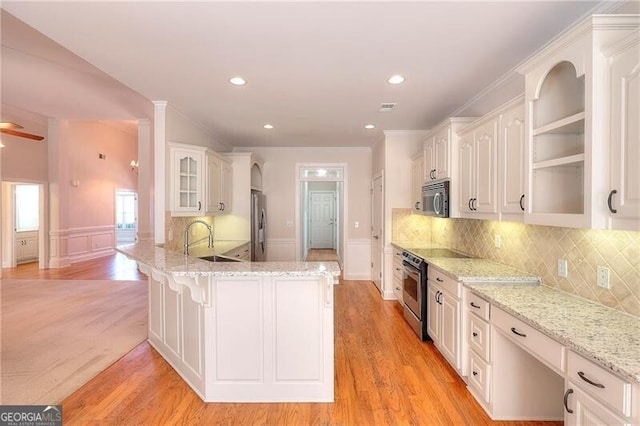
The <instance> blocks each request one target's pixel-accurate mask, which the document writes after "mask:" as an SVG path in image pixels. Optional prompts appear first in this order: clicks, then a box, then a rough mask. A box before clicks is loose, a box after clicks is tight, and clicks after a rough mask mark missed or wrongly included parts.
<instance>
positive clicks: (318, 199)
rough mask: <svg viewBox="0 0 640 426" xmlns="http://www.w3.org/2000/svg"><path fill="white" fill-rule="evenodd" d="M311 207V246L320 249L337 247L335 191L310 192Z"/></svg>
mask: <svg viewBox="0 0 640 426" xmlns="http://www.w3.org/2000/svg"><path fill="white" fill-rule="evenodd" d="M309 207H310V211H311V214H310V216H309V228H310V230H311V236H310V241H309V247H310V248H319V249H332V248H335V244H334V236H335V226H336V194H335V192H320V191H312V192H310V194H309Z"/></svg>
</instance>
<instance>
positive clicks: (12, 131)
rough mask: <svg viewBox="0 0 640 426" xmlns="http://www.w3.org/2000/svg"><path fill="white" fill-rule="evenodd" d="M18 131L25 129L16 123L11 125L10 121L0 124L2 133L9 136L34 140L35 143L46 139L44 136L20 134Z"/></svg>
mask: <svg viewBox="0 0 640 426" xmlns="http://www.w3.org/2000/svg"><path fill="white" fill-rule="evenodd" d="M16 129H24V127H22V126H21V125H19V124H16V123H11V122H10V121H5V122H0V133H6V134H7V135H11V136H18V137H20V138H27V139H33V140H34V141H41V140H43V139H44V136H39V135H34V134H31V133H25V132H20V131H18V130H16Z"/></svg>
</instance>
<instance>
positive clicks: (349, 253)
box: [344, 238, 371, 280]
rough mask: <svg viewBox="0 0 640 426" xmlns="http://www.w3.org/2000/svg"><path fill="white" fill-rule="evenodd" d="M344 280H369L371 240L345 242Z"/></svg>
mask: <svg viewBox="0 0 640 426" xmlns="http://www.w3.org/2000/svg"><path fill="white" fill-rule="evenodd" d="M344 279H345V280H371V240H370V239H368V238H363V239H357V240H347V242H346V243H345V250H344Z"/></svg>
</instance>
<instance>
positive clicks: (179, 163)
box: [169, 143, 207, 216]
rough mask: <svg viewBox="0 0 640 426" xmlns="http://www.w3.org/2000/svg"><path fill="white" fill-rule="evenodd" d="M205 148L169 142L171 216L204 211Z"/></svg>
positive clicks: (198, 214) (197, 213) (200, 214)
mask: <svg viewBox="0 0 640 426" xmlns="http://www.w3.org/2000/svg"><path fill="white" fill-rule="evenodd" d="M206 150H207V149H206V148H205V147H200V146H192V145H185V144H178V143H169V159H170V163H169V169H170V170H169V176H170V182H169V203H170V210H171V215H172V216H202V215H204V212H205V207H206V204H205V152H206Z"/></svg>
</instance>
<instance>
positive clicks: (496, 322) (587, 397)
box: [463, 289, 640, 426]
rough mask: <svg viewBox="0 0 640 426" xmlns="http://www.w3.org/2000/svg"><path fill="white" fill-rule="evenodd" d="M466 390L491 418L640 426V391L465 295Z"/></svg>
mask: <svg viewBox="0 0 640 426" xmlns="http://www.w3.org/2000/svg"><path fill="white" fill-rule="evenodd" d="M463 299H464V308H463V310H464V317H465V318H466V319H467V327H466V333H465V336H464V338H463V340H464V341H463V344H464V347H466V350H467V354H468V357H467V362H468V376H467V385H468V389H469V391H470V392H471V394H472V395H473V396H474V397H475V398H476V400H477V401H478V402H479V403H480V405H481V406H482V407H483V408H484V410H485V411H486V412H487V414H489V416H490V417H491V418H492V419H493V420H531V421H533V420H563V419H564V422H565V424H567V425H627V426H631V425H636V424H640V385H638V384H637V383H631V382H629V381H628V380H625V379H623V378H622V377H619V376H617V375H616V374H614V373H612V372H611V371H609V370H607V369H605V368H602V367H600V366H599V365H596V364H594V363H593V362H591V361H589V360H587V359H586V358H584V357H582V356H581V355H579V354H577V353H575V352H573V351H570V350H568V349H567V348H566V347H565V346H563V345H562V344H561V343H559V342H557V341H555V340H554V339H551V338H550V337H548V336H546V335H544V334H542V333H541V332H539V331H538V330H536V329H535V328H533V327H531V326H529V325H527V324H525V323H523V322H522V321H520V320H519V319H517V318H515V317H514V316H513V315H511V314H509V313H507V312H506V311H504V310H502V309H499V308H497V307H495V306H491V304H490V303H489V302H487V301H486V300H484V299H482V298H481V297H479V296H478V295H476V294H474V293H473V292H471V291H470V290H468V289H465V290H464V298H463Z"/></svg>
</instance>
